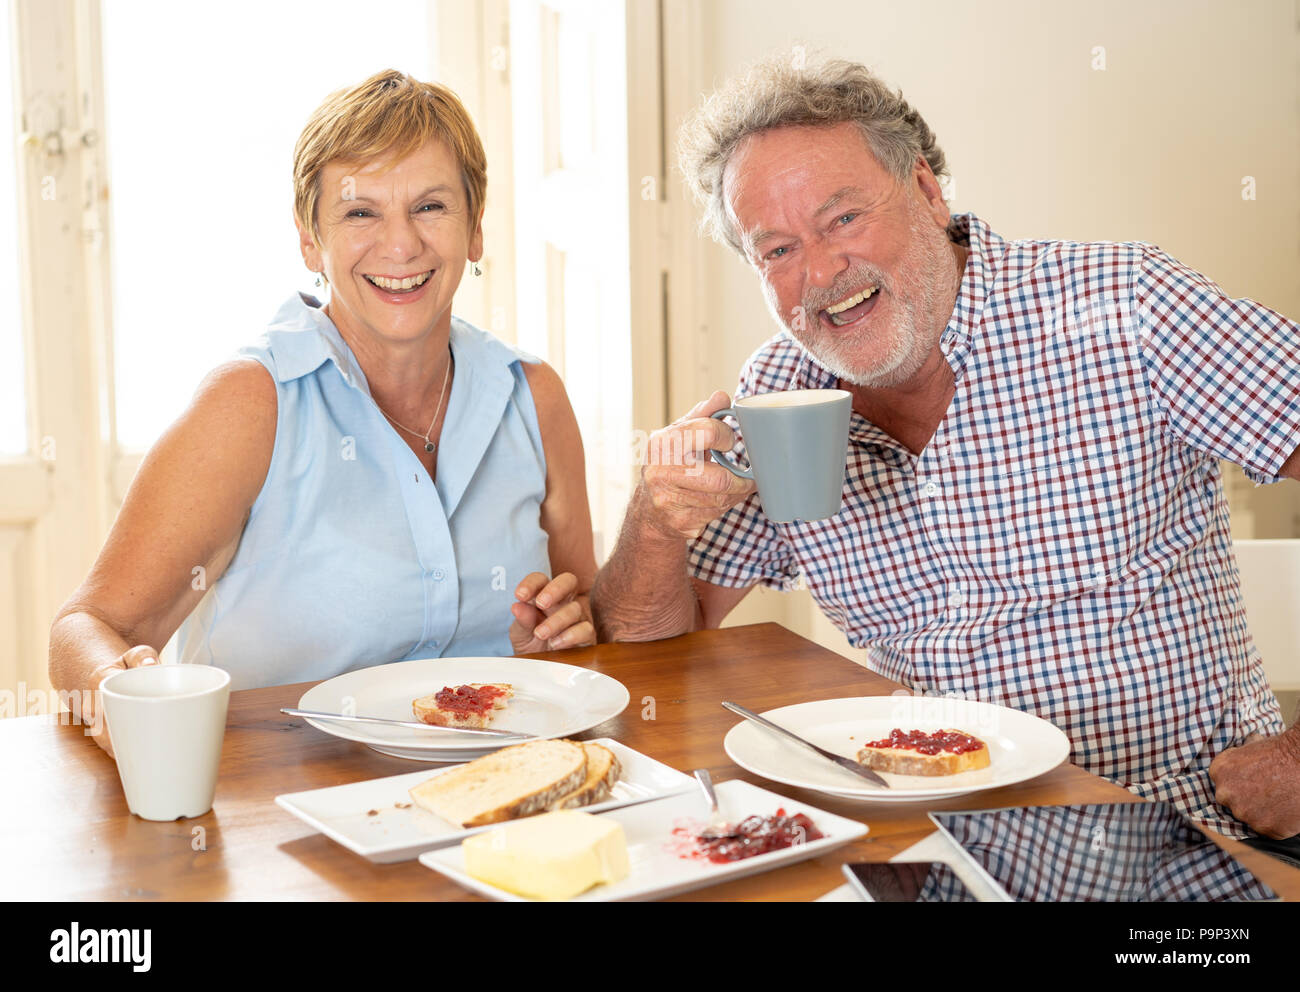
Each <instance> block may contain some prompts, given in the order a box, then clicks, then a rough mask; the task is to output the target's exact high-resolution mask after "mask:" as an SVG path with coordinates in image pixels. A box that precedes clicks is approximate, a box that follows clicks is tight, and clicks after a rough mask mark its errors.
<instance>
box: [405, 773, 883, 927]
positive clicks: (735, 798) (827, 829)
mask: <svg viewBox="0 0 1300 992" xmlns="http://www.w3.org/2000/svg"><path fill="white" fill-rule="evenodd" d="M715 791H716V792H717V794H718V810H719V812H720V813H721V814H722V815H723V816H725V817H726V818H727V820H728V821H729V822H732V823H734V822H737V821H739V820H743V819H744V818H745V817H747V816H755V815H758V816H771V815H772V814H773V813H775V812H776V811H777V810H778V809H784V810H785V811H786V813H788V814H794V813H803V814H804V815H806V816H807V817H808V818H809V819H810V820H812V822H813V825H814V826H815V827H816V828H817V829H818V830H820V831H821V832H822V833H823V834H825V837H823V838H822V839H821V840H811V841H807V842H806V843H803V844H796V845H794V846H793V847H787V848H785V849H784V850H780V851H771V852H769V853H767V854H758V855H755V856H754V857H752V858H746V859H745V860H744V861H734V862H730V863H728V864H713V863H712V862H709V861H702V860H697V859H693V858H686V857H682V856H680V855H679V854H678V852H677V851H676V850H675V849H674V844H673V834H672V831H673V828H674V827H676V826H679V825H688V824H689V825H690V826H692V827H694V828H696V829H698V828H701V827H703V826H704V825H705V823H706V821H707V819H708V807H707V805H706V804H705V802H704V796H703V794H702V793H701V792H700V790H699V789H698V788H697V789H693V790H692V791H691V793H690V794H687V795H676V796H671V797H669V798H667V799H657V800H655V801H654V802H651V803H645V804H644V805H641V806H629V807H627V808H624V809H615V810H610V811H609V812H607V813H602V814H601V815H602V816H603V817H607V818H609V819H612V820H617V821H618V822H619V823H621V824H622V825H623V833H624V835H625V836H626V838H627V856H628V864H629V872H628V876H627V877H626V878H624V879H623V880H622V881H619V882H612V883H609V884H606V885H597V886H596V887H595V888H593V889H589V890H588V891H586V892H584V893H583V894H582V895H580V896H577V897H576V898H575V899H574V901H575V902H605V901H609V900H616V899H627V900H641V899H663V898H666V897H667V896H672V895H677V894H678V893H681V892H689V891H691V890H692V889H702V888H705V887H706V886H709V885H717V884H718V883H720V882H730V881H732V880H733V879H737V878H742V877H744V876H745V875H755V874H758V873H759V872H764V871H769V870H770V869H772V868H779V867H780V866H782V865H788V864H791V863H793V862H795V861H803V860H805V859H807V858H814V857H816V856H817V855H819V854H824V853H825V852H827V851H830V850H833V849H834V848H837V847H839V846H841V845H842V844H847V843H848V842H849V841H852V840H856V839H857V838H859V837H861V836H863V835H864V834H865V833H866V832H867V827H866V824H863V823H858V822H857V821H856V820H849V819H845V818H844V817H842V816H836V815H835V814H834V813H827V812H826V811H825V810H821V809H817V808H816V807H815V806H809V805H808V804H807V803H797V802H795V801H794V800H792V799H787V798H785V797H784V796H780V795H777V794H776V793H775V792H769V791H768V790H767V789H760V788H759V787H758V786H756V785H750V784H749V783H748V782H741V781H739V780H737V781H732V782H723V783H721V784H719V785H717V786H716V790H715ZM420 863H421V864H423V865H426V866H427V867H429V868H432V869H433V870H434V871H437V872H441V873H442V874H444V875H446V876H447V877H448V878H450V879H452V880H453V881H455V882H457V883H459V884H460V885H463V886H464V887H465V888H467V889H470V890H472V891H474V892H477V893H479V894H480V895H484V896H488V897H489V898H491V899H502V900H507V901H510V902H531V901H532V900H530V899H526V898H524V897H523V896H518V895H515V894H514V893H513V892H506V891H505V890H503V889H498V888H497V887H496V886H494V885H489V884H487V883H486V882H481V881H479V880H478V879H477V878H472V877H471V876H469V875H467V874H466V873H465V855H464V854H463V853H462V851H461V849H460V847H459V846H457V847H446V848H442V849H440V850H437V851H426V852H425V853H424V854H421V855H420Z"/></svg>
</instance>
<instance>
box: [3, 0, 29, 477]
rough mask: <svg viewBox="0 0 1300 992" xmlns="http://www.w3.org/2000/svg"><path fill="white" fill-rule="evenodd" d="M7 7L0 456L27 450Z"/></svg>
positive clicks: (6, 12) (6, 10)
mask: <svg viewBox="0 0 1300 992" xmlns="http://www.w3.org/2000/svg"><path fill="white" fill-rule="evenodd" d="M11 6H12V5H11V4H10V3H9V2H8V0H0V455H18V454H22V453H23V452H24V451H26V450H27V391H26V389H25V388H24V387H25V385H26V377H25V375H24V368H25V366H24V358H23V324H22V296H21V295H20V291H19V278H18V178H17V175H18V170H17V150H18V131H17V128H16V127H15V120H14V57H13V39H12V37H11V35H10V22H11V19H12V17H13V11H12V9H11Z"/></svg>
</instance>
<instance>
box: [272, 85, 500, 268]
mask: <svg viewBox="0 0 1300 992" xmlns="http://www.w3.org/2000/svg"><path fill="white" fill-rule="evenodd" d="M430 141H441V142H442V143H443V144H445V145H446V146H447V147H448V148H449V149H451V152H452V154H453V155H455V156H456V161H457V162H459V163H460V170H461V181H462V182H463V183H464V186H465V196H466V198H467V199H468V200H469V218H470V233H471V234H472V233H473V232H474V231H475V230H476V229H477V227H478V225H479V223H480V222H481V221H482V219H483V203H484V199H485V197H486V196H487V157H486V156H485V155H484V154H483V142H482V140H481V139H480V138H479V135H478V131H477V129H476V128H475V127H474V122H473V121H472V120H470V116H469V114H468V112H466V110H465V106H464V104H462V103H461V102H460V99H459V98H458V97H457V96H456V94H455V93H453V92H452V91H451V90H449V89H447V87H445V86H442V85H439V84H438V83H422V82H420V81H419V80H418V79H412V78H411V77H410V76H408V75H406V74H405V73H402V72H398V71H397V70H396V69H387V70H385V71H384V72H377V73H375V75H373V76H371V77H370V78H369V79H367V80H365V82H362V83H359V84H357V85H356V86H351V87H348V88H346V89H341V90H338V91H336V92H334V93H331V94H330V95H329V96H328V97H326V98H325V102H324V103H322V104H321V105H320V106H319V107H317V108H316V110H315V112H314V113H313V114H312V115H311V118H310V119H309V120H308V121H307V125H306V127H304V128H303V129H302V134H300V135H299V136H298V143H297V144H296V145H295V146H294V150H293V212H294V216H295V217H297V219H298V222H299V223H300V224H302V226H303V228H304V229H305V230H308V231H311V235H312V240H313V241H315V242H316V244H317V246H319V245H320V234H319V229H318V227H317V219H316V206H317V203H318V201H319V200H320V176H321V172H322V171H323V170H324V169H325V166H326V165H328V164H329V163H330V162H336V161H344V162H366V161H370V160H372V159H375V158H379V157H385V156H390V155H391V156H393V157H394V158H405V157H406V156H407V155H409V154H411V153H412V152H414V151H417V150H419V149H420V148H423V147H424V146H425V145H426V144H427V143H428V142H430Z"/></svg>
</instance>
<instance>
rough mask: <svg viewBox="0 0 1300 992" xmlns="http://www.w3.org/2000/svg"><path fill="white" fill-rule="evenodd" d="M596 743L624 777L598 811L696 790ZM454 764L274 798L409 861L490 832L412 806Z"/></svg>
mask: <svg viewBox="0 0 1300 992" xmlns="http://www.w3.org/2000/svg"><path fill="white" fill-rule="evenodd" d="M595 743H597V744H603V745H605V747H607V748H609V749H610V750H611V751H613V752H614V755H615V757H617V758H618V761H619V764H620V765H622V769H623V772H622V775H621V776H620V777H619V780H618V782H617V783H616V784H615V786H614V788H613V790H612V792H611V797H610V798H609V799H608V800H606V801H605V802H603V803H596V804H594V805H591V806H586V807H583V808H584V809H585V810H586V811H587V812H590V813H595V812H599V811H601V810H604V809H612V808H615V807H617V806H620V805H624V804H626V803H629V802H638V801H643V800H647V799H653V798H657V797H662V796H670V795H673V794H675V793H678V792H684V791H685V790H687V789H691V788H698V787H697V786H696V785H695V779H693V778H691V776H689V775H684V774H682V773H681V772H679V771H678V770H677V769H676V768H670V767H668V766H667V765H665V764H663V763H662V762H659V761H655V760H654V759H653V758H650V757H647V756H646V755H644V754H642V753H641V752H640V751H633V750H632V749H631V748H630V747H626V746H624V745H622V744H620V743H618V742H617V741H614V740H610V739H609V738H608V737H603V738H600V739H598V740H597V741H596V742H595ZM454 767H456V766H455V765H450V766H448V767H446V768H439V769H436V770H431V769H429V768H422V769H420V770H419V771H418V772H410V773H408V774H406V775H391V776H389V777H388V778H375V779H370V780H369V781H366V782H353V783H351V784H350V785H336V786H333V787H332V788H328V789H312V790H310V791H308V792H291V793H287V794H285V795H282V796H276V797H275V802H276V805H278V806H280V807H281V808H282V809H286V810H288V811H289V812H290V813H292V814H293V815H294V816H296V817H298V819H300V820H302V821H303V822H304V823H306V824H308V825H310V826H312V827H314V828H316V829H317V830H319V831H320V832H321V833H323V834H324V835H325V836H326V837H328V838H330V839H331V840H334V841H337V842H338V843H340V844H342V845H343V846H344V847H346V848H347V849H348V850H349V851H353V852H355V853H356V854H359V855H361V856H362V857H363V858H367V859H369V860H370V861H374V862H376V863H378V864H388V863H390V862H393V861H409V860H410V859H411V858H414V857H415V856H416V855H418V854H419V853H420V852H421V851H428V850H430V849H432V848H435V847H442V846H444V845H447V844H458V843H460V841H462V840H464V839H465V838H466V837H468V836H469V835H470V834H477V833H482V832H483V831H484V830H491V829H492V827H491V826H486V827H473V828H471V829H469V830H466V829H464V828H462V827H459V826H456V825H455V824H452V823H448V822H447V821H446V820H444V819H442V818H441V817H438V816H435V815H434V814H432V813H430V812H429V811H428V810H425V809H420V807H418V806H416V805H414V804H411V796H410V790H411V789H412V788H414V787H415V786H417V785H419V784H420V783H422V782H427V781H429V779H431V778H435V777H436V776H438V775H444V774H446V773H447V772H449V771H451V769H452V768H454ZM408 804H410V805H408Z"/></svg>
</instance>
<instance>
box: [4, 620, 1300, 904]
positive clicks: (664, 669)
mask: <svg viewBox="0 0 1300 992" xmlns="http://www.w3.org/2000/svg"><path fill="white" fill-rule="evenodd" d="M539 657H546V658H551V659H554V660H559V661H564V662H566V663H569V664H575V665H582V666H584V667H587V668H590V669H592V670H594V671H598V672H603V673H604V674H606V675H609V676H611V677H613V678H616V679H618V680H619V681H620V682H622V683H623V684H624V685H626V686H627V688H628V691H629V692H630V693H631V695H632V702H631V704H630V705H629V706H628V707H627V709H626V710H624V712H623V713H621V714H620V715H619V716H617V717H615V718H614V719H612V720H609V721H607V722H605V723H603V724H601V725H600V726H598V727H595V728H593V729H592V730H591V731H590V732H589V733H587V734H584V735H582V736H584V737H588V738H591V737H613V738H615V739H616V740H619V741H621V742H623V743H625V744H627V745H628V746H629V747H632V748H635V749H637V750H639V751H642V752H644V753H646V754H648V755H650V756H651V757H654V758H657V759H658V760H660V761H662V762H665V763H666V764H669V765H671V766H673V767H675V768H679V769H681V770H683V771H690V770H691V769H694V768H708V769H709V771H710V772H711V773H712V775H713V777H714V779H715V780H717V781H725V780H727V779H732V778H740V779H744V780H746V781H749V782H753V783H754V784H756V785H762V786H770V787H771V788H773V789H775V790H776V791H779V792H781V793H782V794H783V795H788V796H789V797H790V798H792V799H794V800H795V801H796V802H807V803H810V804H812V805H816V806H819V807H821V808H823V809H827V810H830V811H832V812H835V813H838V814H840V815H841V816H847V817H852V818H854V819H857V820H861V821H862V822H864V823H867V824H869V825H870V827H871V831H870V833H869V834H868V835H867V837H865V838H864V839H862V840H860V841H857V842H855V843H853V844H849V845H846V846H844V847H841V848H839V849H837V850H836V851H834V852H832V853H830V854H827V855H825V856H823V857H819V858H815V859H812V860H809V861H806V862H802V863H800V864H797V865H792V866H789V867H786V868H780V869H777V870H775V871H771V872H766V873H764V874H761V875H756V876H754V877H751V878H746V879H742V880H739V881H736V882H731V883H728V884H726V885H718V886H714V887H712V888H708V889H701V890H698V891H696V892H694V893H690V894H687V895H685V896H682V897H679V898H680V899H683V900H729V901H737V900H744V901H760V900H799V901H803V900H811V899H815V898H817V897H818V896H821V895H823V894H824V893H826V892H828V891H830V890H832V889H834V888H836V887H837V886H838V885H840V884H841V883H842V881H843V879H842V876H841V875H840V865H841V864H842V863H844V862H846V861H886V860H888V859H889V858H890V857H892V856H894V855H896V854H898V853H899V852H900V851H903V850H904V849H906V848H907V847H909V846H911V845H912V844H914V843H915V842H917V841H918V840H921V839H922V838H924V837H925V836H926V835H928V834H929V833H931V832H932V831H933V829H934V828H933V826H932V825H931V823H930V821H929V820H928V819H927V818H926V812H927V810H929V809H932V808H945V809H983V808H990V807H1005V806H1029V805H1054V804H1063V803H1088V802H1132V801H1133V799H1134V797H1133V796H1132V795H1131V794H1130V793H1128V792H1126V791H1125V790H1123V789H1121V788H1119V787H1118V786H1116V785H1113V784H1111V783H1109V782H1106V781H1103V780H1102V779H1100V778H1097V777H1096V776H1094V775H1091V774H1089V773H1088V772H1085V771H1083V770H1081V769H1079V768H1076V767H1074V766H1073V765H1069V764H1063V765H1061V766H1059V767H1057V768H1056V769H1055V770H1053V771H1051V772H1049V773H1048V774H1046V775H1043V776H1041V777H1039V778H1037V779H1034V780H1033V781H1030V782H1024V783H1021V784H1019V785H1015V786H1010V787H1007V788H1003V789H997V790H990V791H988V792H981V793H978V794H976V795H973V796H971V797H969V798H968V799H966V800H964V801H963V800H956V801H954V800H952V799H945V800H942V801H939V802H936V803H935V804H933V805H928V804H926V803H906V804H862V803H856V802H850V801H843V800H836V799H834V798H831V797H829V796H826V795H824V794H821V793H816V792H811V791H805V790H801V789H793V788H789V787H785V786H779V785H773V783H770V782H767V781H766V780H764V779H760V778H758V777H756V776H753V775H750V774H749V773H748V772H745V771H743V770H742V769H740V768H739V767H737V766H736V765H735V764H733V763H732V762H731V760H730V759H729V758H728V757H727V755H726V752H724V751H723V749H722V738H723V736H724V734H725V733H726V731H727V730H728V729H729V728H730V727H731V726H732V725H734V724H735V722H736V718H735V717H734V716H732V715H731V714H730V713H728V712H727V711H726V710H724V709H723V708H722V707H721V706H719V705H718V703H719V701H720V700H722V699H733V700H735V701H737V702H740V703H742V704H743V705H746V706H748V707H750V708H751V709H754V710H759V711H762V710H766V709H770V708H773V707H777V706H784V705H788V704H791V703H796V702H803V701H808V700H815V699H828V698H836V697H847V696H862V695H883V694H888V693H890V692H893V691H894V690H896V689H898V688H899V687H898V686H897V685H896V684H895V683H893V682H890V681H888V680H887V679H884V678H881V677H880V676H878V675H875V674H873V673H871V672H869V671H868V670H866V669H864V668H862V667H861V666H859V665H856V664H854V663H853V662H851V661H849V660H847V659H845V658H842V657H840V656H839V655H837V654H834V653H832V652H830V651H827V650H825V649H823V648H821V647H818V646H817V645H815V644H813V643H811V642H810V641H807V640H804V639H803V638H801V637H798V636H797V635H795V634H793V633H791V632H790V631H788V630H785V629H784V628H782V627H780V626H778V625H776V624H758V625H754V626H750V627H733V628H729V629H725V630H714V631H702V632H700V633H696V634H688V635H686V636H684V637H678V638H674V639H673V640H668V641H658V642H655V643H651V644H603V645H600V646H598V647H595V648H585V649H575V650H571V651H563V652H553V653H551V654H548V655H539ZM310 684H311V683H303V684H300V685H292V686H277V687H273V688H268V689H253V690H248V691H245V692H236V693H234V694H232V695H231V698H230V710H229V717H228V721H227V730H226V738H225V746H224V750H223V753H222V761H221V774H220V779H219V780H218V784H217V794H216V800H215V802H214V805H213V808H212V810H211V811H210V812H208V813H207V814H205V815H204V816H200V817H197V818H195V819H190V820H176V821H172V822H169V823H155V822H149V821H146V820H141V819H139V818H138V817H136V816H133V815H132V814H131V813H130V812H129V811H128V810H127V807H126V800H125V797H124V796H123V794H122V787H121V784H120V782H119V780H118V776H117V769H116V767H115V766H114V764H113V762H112V760H111V759H110V758H109V757H108V756H107V755H105V754H104V753H103V752H102V751H101V750H100V749H99V748H98V747H97V746H96V745H95V744H94V742H93V741H91V740H90V739H89V738H87V737H86V736H84V734H83V733H82V728H80V727H76V726H60V725H58V724H57V723H54V722H53V721H51V719H50V718H48V717H40V716H31V717H21V718H16V719H10V720H2V721H0V789H3V792H2V793H0V794H2V795H3V796H4V798H5V800H6V801H7V804H6V806H5V808H4V809H3V811H2V812H0V879H3V882H0V896H3V897H4V898H5V899H9V900H19V899H56V900H100V901H109V900H279V899H288V900H311V901H320V900H436V901H462V900H475V899H477V898H478V897H476V896H474V895H472V894H470V893H468V892H466V891H465V890H463V889H461V888H460V887H459V886H457V885H455V884H454V883H453V882H450V881H448V880H446V879H444V878H443V877H442V876H440V875H438V874H437V873H435V872H432V871H430V870H428V869H427V868H424V867H423V866H421V865H420V864H419V863H418V862H415V861H408V862H404V863H400V864H392V865H375V864H371V863H370V862H368V861H366V860H364V859H362V858H360V857H358V856H356V855H354V854H353V853H351V852H350V851H348V850H346V849H344V848H342V847H340V846H339V845H337V844H335V843H334V842H333V841H331V840H329V839H327V838H326V837H324V836H322V835H320V834H318V833H316V832H314V831H313V830H311V828H309V827H308V826H307V825H306V824H304V823H302V822H301V821H300V820H298V819H296V818H295V817H293V816H291V815H290V814H288V813H286V812H285V811H284V810H282V809H280V808H279V807H278V806H276V805H275V803H274V797H275V795H276V794H277V793H282V792H297V791H300V790H304V789H315V788H321V787H324V786H332V785H342V784H345V783H348V782H356V781H361V780H364V779H371V778H379V777H381V776H385V775H396V774H401V773H405V772H410V771H412V770H414V769H416V768H417V767H418V766H417V765H415V764H413V763H412V762H409V761H405V760H403V759H400V758H391V757H387V756H385V755H382V754H379V753H377V752H375V751H372V750H370V748H368V747H366V746H364V745H362V744H357V743H354V742H351V741H345V740H340V739H338V738H336V737H331V736H329V735H327V734H324V733H322V732H320V731H318V730H316V729H315V728H313V727H310V726H308V725H306V724H305V723H304V722H303V721H302V720H299V719H291V718H289V717H286V716H283V715H282V714H280V713H279V712H278V710H279V707H281V706H293V705H296V704H297V701H298V698H299V697H300V696H301V695H302V693H303V692H304V691H305V690H306V689H307V688H308V686H309V685H310ZM651 699H652V700H653V704H654V719H653V720H649V719H643V712H645V711H646V710H647V707H648V705H649V702H650V700H651ZM431 767H433V766H431ZM198 828H202V830H201V831H200V830H198ZM200 842H201V843H200ZM1222 845H1223V846H1224V847H1225V848H1227V849H1228V850H1230V851H1232V853H1234V854H1235V855H1236V856H1237V857H1239V858H1240V859H1241V861H1242V862H1243V863H1244V864H1246V865H1247V866H1248V867H1250V869H1251V870H1252V871H1254V872H1255V873H1256V874H1258V875H1259V877H1260V878H1261V879H1263V880H1264V881H1266V882H1267V883H1268V884H1269V885H1271V886H1272V887H1273V888H1274V889H1275V890H1276V891H1277V892H1278V893H1279V894H1280V895H1281V896H1282V897H1283V898H1285V899H1290V900H1300V870H1297V869H1293V868H1289V867H1287V866H1286V865H1284V864H1283V863H1281V862H1279V861H1276V860H1274V859H1272V858H1270V857H1269V856H1267V855H1265V854H1263V853H1261V852H1258V851H1255V850H1252V849H1251V848H1248V847H1245V846H1244V845H1241V844H1238V843H1237V842H1235V841H1230V840H1223V841H1222Z"/></svg>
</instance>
